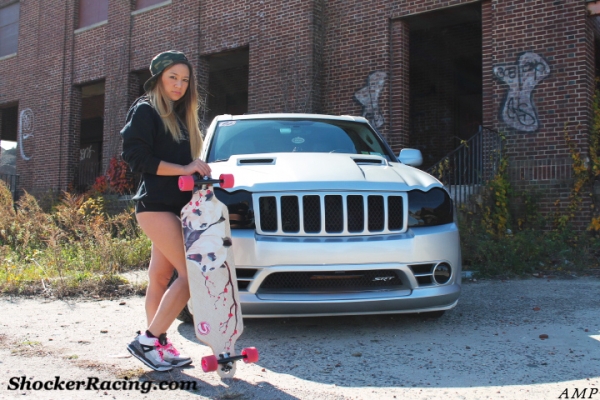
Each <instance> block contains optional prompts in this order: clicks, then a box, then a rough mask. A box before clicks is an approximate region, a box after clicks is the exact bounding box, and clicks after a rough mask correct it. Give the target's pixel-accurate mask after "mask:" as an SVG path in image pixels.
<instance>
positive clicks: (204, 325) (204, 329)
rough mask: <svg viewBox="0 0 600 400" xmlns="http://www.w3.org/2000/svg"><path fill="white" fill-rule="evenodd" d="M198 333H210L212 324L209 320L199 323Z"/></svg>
mask: <svg viewBox="0 0 600 400" xmlns="http://www.w3.org/2000/svg"><path fill="white" fill-rule="evenodd" d="M198 333H199V334H201V335H208V334H209V333H210V324H209V323H208V322H200V323H199V324H198Z"/></svg>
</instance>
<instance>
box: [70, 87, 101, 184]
mask: <svg viewBox="0 0 600 400" xmlns="http://www.w3.org/2000/svg"><path fill="white" fill-rule="evenodd" d="M103 131H104V82H100V83H96V84H92V85H87V86H84V87H82V88H81V131H80V136H79V170H78V174H77V180H76V182H77V189H78V190H80V191H86V190H88V189H89V188H91V186H92V185H93V184H94V182H95V181H96V178H97V177H98V176H100V175H101V174H102V143H103V139H104V134H103Z"/></svg>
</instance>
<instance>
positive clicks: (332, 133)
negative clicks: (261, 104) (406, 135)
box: [208, 119, 396, 162]
mask: <svg viewBox="0 0 600 400" xmlns="http://www.w3.org/2000/svg"><path fill="white" fill-rule="evenodd" d="M290 152H312V153H347V154H367V155H378V156H382V157H385V158H386V159H387V160H388V161H396V158H395V156H394V155H393V154H392V153H391V151H390V150H389V148H388V147H387V146H386V145H385V144H384V143H383V141H382V139H381V138H380V137H379V135H377V133H376V132H375V131H373V130H372V129H371V128H370V127H369V126H368V125H367V124H365V123H360V122H354V121H339V120H323V119H321V120H310V119H309V120H307V119H302V120H295V119H258V120H257V119H248V120H230V121H220V122H218V123H217V127H216V131H215V133H214V136H213V138H212V140H211V144H210V149H209V153H208V162H214V161H222V160H228V159H229V157H231V156H232V155H241V154H260V153H290Z"/></svg>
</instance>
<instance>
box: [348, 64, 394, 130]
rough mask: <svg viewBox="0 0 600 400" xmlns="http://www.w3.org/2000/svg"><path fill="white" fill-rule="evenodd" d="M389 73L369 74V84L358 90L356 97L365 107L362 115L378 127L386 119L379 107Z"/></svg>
mask: <svg viewBox="0 0 600 400" xmlns="http://www.w3.org/2000/svg"><path fill="white" fill-rule="evenodd" d="M386 78H387V73H386V72H383V71H377V72H373V73H371V74H369V76H368V77H367V86H365V87H363V88H361V89H359V90H357V91H356V92H355V93H354V98H355V99H356V101H358V102H359V103H360V105H361V106H362V108H363V111H362V116H363V117H365V118H366V119H368V120H369V122H370V123H371V124H372V125H373V126H374V127H376V128H380V127H382V126H383V123H384V119H383V115H382V113H381V110H380V109H379V96H381V92H382V91H383V88H384V84H385V79H386Z"/></svg>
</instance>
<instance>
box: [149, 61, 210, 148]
mask: <svg viewBox="0 0 600 400" xmlns="http://www.w3.org/2000/svg"><path fill="white" fill-rule="evenodd" d="M181 64H185V65H187V67H188V68H189V69H190V81H189V85H188V88H187V90H186V91H185V94H184V95H183V97H182V98H181V99H179V100H177V101H176V102H173V101H171V100H170V99H169V98H168V97H167V96H166V94H165V92H164V89H163V86H162V83H161V79H160V77H159V78H158V79H157V80H156V82H155V84H154V86H153V87H152V89H150V90H149V91H148V92H147V94H148V97H149V100H150V104H152V106H153V107H154V109H155V110H156V111H157V112H158V114H159V115H160V117H161V118H162V121H163V124H164V126H165V129H166V130H167V132H169V133H170V134H171V136H173V140H175V141H176V142H177V143H179V142H180V141H181V139H183V138H184V136H183V134H182V132H181V128H180V127H179V124H178V123H177V120H178V119H180V116H182V117H183V119H180V120H181V122H182V123H183V124H184V125H185V127H186V128H187V130H188V134H189V136H190V148H191V152H192V159H194V160H195V159H197V158H198V157H200V152H201V151H202V145H203V144H204V143H203V140H202V132H201V131H200V119H199V117H198V110H199V109H200V97H199V96H198V88H197V87H196V80H195V78H194V72H193V70H192V66H191V65H190V64H188V63H181ZM174 65H175V64H174ZM169 68H170V67H169ZM169 68H167V69H169ZM167 69H165V71H166V70H167ZM165 71H163V72H162V73H161V74H164V72H165Z"/></svg>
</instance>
